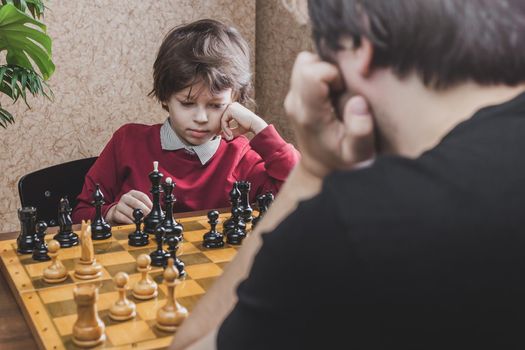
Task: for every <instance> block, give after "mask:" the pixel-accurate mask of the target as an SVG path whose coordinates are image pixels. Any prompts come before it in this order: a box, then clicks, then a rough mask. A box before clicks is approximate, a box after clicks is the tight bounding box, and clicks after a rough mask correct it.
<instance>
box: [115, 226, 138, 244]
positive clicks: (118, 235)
mask: <svg viewBox="0 0 525 350" xmlns="http://www.w3.org/2000/svg"><path fill="white" fill-rule="evenodd" d="M134 231H135V225H132V226H130V227H128V226H123V228H122V229H120V230H115V229H112V230H111V233H112V234H113V238H115V239H116V240H117V241H120V240H124V239H125V240H127V239H128V235H129V234H130V233H131V232H134Z"/></svg>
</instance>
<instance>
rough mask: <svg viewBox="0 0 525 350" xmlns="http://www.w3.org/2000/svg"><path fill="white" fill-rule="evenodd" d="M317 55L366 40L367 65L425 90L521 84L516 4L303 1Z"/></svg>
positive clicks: (522, 30) (523, 66)
mask: <svg viewBox="0 0 525 350" xmlns="http://www.w3.org/2000/svg"><path fill="white" fill-rule="evenodd" d="M308 11H309V14H310V19H311V22H312V29H313V37H314V40H315V42H316V44H317V47H318V51H319V53H320V54H321V55H322V56H324V57H328V58H329V57H330V56H331V53H333V52H334V51H337V50H339V49H341V47H340V39H342V38H344V37H347V38H351V39H352V40H353V44H354V46H357V47H358V46H359V45H360V44H361V38H363V37H364V38H367V39H368V40H370V42H371V43H372V45H373V47H374V56H373V61H372V65H373V66H374V67H390V68H392V70H393V72H394V73H396V74H397V75H398V76H400V77H404V76H406V75H407V74H409V73H411V72H415V73H417V74H418V75H419V76H420V77H421V78H422V80H423V82H424V83H425V84H426V85H427V86H431V87H434V88H438V89H439V88H441V89H444V88H448V87H451V86H453V85H455V84H458V83H463V82H468V81H472V82H475V83H478V84H481V85H491V84H506V85H516V84H519V83H522V82H524V81H525V50H524V49H523V48H524V47H525V1H523V0H308Z"/></svg>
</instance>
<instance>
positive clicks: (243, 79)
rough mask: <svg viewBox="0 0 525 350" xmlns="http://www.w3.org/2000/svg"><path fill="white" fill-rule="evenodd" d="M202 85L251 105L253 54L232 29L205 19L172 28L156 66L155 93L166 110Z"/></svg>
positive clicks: (161, 48)
mask: <svg viewBox="0 0 525 350" xmlns="http://www.w3.org/2000/svg"><path fill="white" fill-rule="evenodd" d="M199 81H202V82H203V83H204V84H205V85H206V86H208V88H209V89H210V91H211V92H212V93H218V92H220V91H223V90H225V89H228V88H231V89H232V90H233V99H234V100H235V101H237V102H240V103H246V102H247V101H250V94H251V92H252V83H251V70H250V52H249V47H248V44H247V43H246V41H245V40H244V38H243V37H242V36H241V34H240V33H239V32H238V31H237V30H236V29H235V28H233V27H231V26H227V25H225V24H223V23H221V22H219V21H216V20H212V19H202V20H198V21H195V22H192V23H189V24H186V25H182V26H178V27H175V28H173V29H172V30H171V31H170V32H169V33H168V34H167V35H166V37H165V38H164V40H163V42H162V44H161V46H160V48H159V52H158V54H157V58H156V60H155V63H154V65H153V90H151V92H150V93H149V96H155V97H156V98H157V99H158V100H159V101H160V102H161V104H162V107H163V108H164V109H166V110H167V106H166V102H167V101H168V100H169V99H170V98H171V96H172V95H173V94H174V93H176V92H178V91H181V90H183V89H185V88H187V87H188V86H191V85H193V84H195V83H197V82H199Z"/></svg>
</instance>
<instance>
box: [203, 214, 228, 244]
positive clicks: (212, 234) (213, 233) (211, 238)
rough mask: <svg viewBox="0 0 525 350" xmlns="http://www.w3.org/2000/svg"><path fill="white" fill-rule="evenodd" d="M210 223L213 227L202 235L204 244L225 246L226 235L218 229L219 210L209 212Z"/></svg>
mask: <svg viewBox="0 0 525 350" xmlns="http://www.w3.org/2000/svg"><path fill="white" fill-rule="evenodd" d="M208 223H209V224H210V226H211V228H210V231H209V232H207V233H205V234H204V236H202V241H203V242H202V245H203V246H204V247H206V248H220V247H223V246H224V235H223V234H222V233H220V232H218V231H217V224H218V223H219V212H218V211H217V210H211V211H209V212H208Z"/></svg>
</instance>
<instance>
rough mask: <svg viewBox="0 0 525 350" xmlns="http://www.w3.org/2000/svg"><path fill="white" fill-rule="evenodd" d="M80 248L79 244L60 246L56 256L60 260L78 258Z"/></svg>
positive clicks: (80, 251)
mask: <svg viewBox="0 0 525 350" xmlns="http://www.w3.org/2000/svg"><path fill="white" fill-rule="evenodd" d="M81 253H82V250H81V249H80V245H76V246H73V247H70V248H60V249H59V251H58V258H59V259H60V260H62V261H64V260H66V259H77V258H80V256H81Z"/></svg>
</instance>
